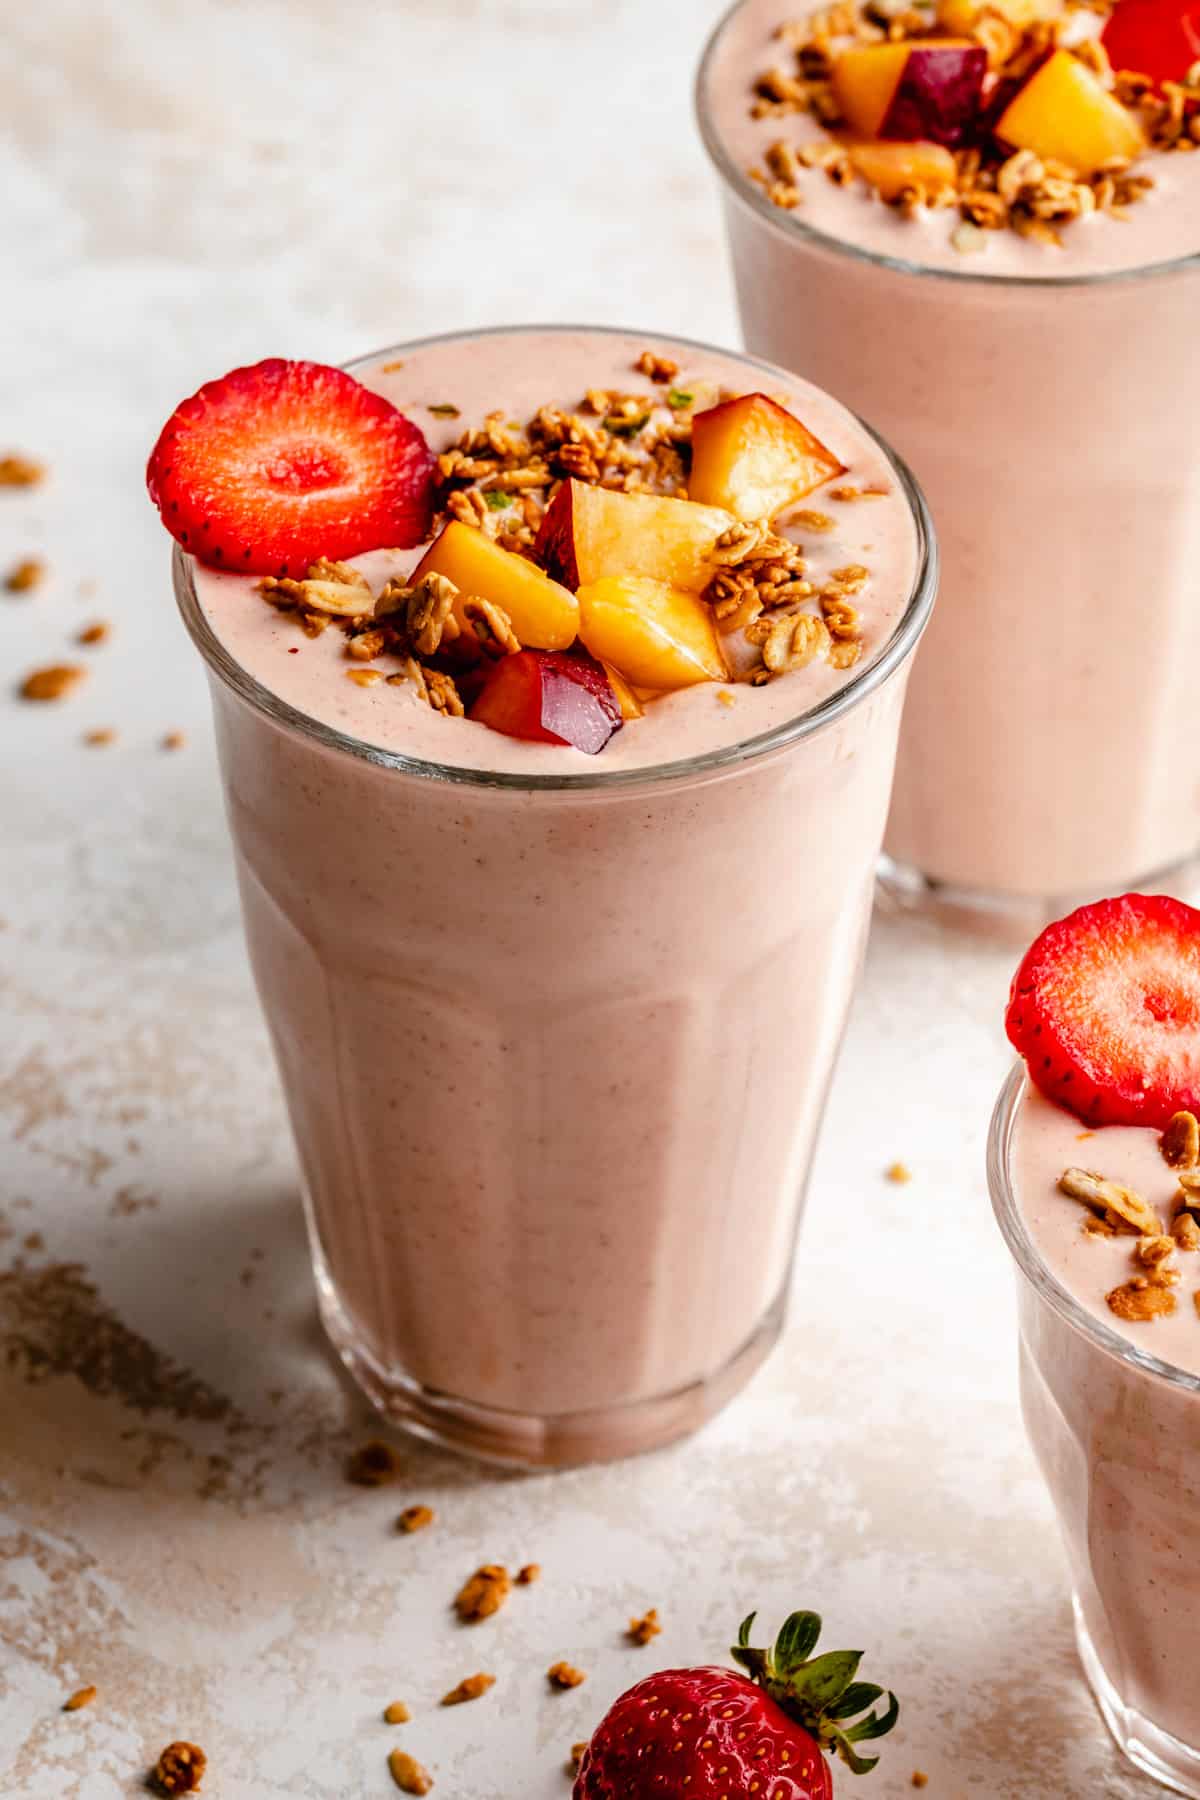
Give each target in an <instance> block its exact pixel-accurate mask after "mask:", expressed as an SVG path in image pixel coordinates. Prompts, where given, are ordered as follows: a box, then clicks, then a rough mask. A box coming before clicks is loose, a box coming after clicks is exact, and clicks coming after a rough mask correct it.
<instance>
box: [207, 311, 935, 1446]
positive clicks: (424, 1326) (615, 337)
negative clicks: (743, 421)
mask: <svg viewBox="0 0 1200 1800" xmlns="http://www.w3.org/2000/svg"><path fill="white" fill-rule="evenodd" d="M648 346H649V347H651V348H655V349H660V350H662V351H663V352H664V353H665V354H668V355H671V356H673V357H674V358H675V359H676V360H677V361H680V362H682V363H683V365H684V370H683V373H682V374H681V377H680V379H681V381H682V380H684V379H688V378H693V377H694V378H695V379H697V380H698V379H701V378H703V377H708V378H710V379H713V380H716V381H718V382H722V383H726V384H728V385H730V386H733V387H736V388H737V389H738V390H739V391H741V390H746V389H752V388H759V387H764V386H766V387H768V388H769V390H770V391H772V392H782V393H783V394H784V395H785V397H786V400H787V404H789V405H790V406H791V407H792V408H793V410H794V411H796V412H797V413H798V414H799V416H801V417H802V418H803V419H804V420H805V421H806V422H807V423H808V424H809V425H810V427H811V428H812V429H813V430H814V431H816V432H817V434H818V435H819V436H821V437H822V439H823V440H824V441H825V442H826V443H828V444H830V446H831V447H832V448H835V449H837V450H838V452H839V453H840V455H841V457H842V460H843V461H844V462H846V463H847V464H848V465H849V467H850V469H851V470H852V471H853V474H852V475H851V476H847V477H844V478H843V480H854V481H856V482H860V483H861V484H862V485H876V484H877V485H879V486H881V487H883V488H884V489H885V490H886V492H885V494H884V495H883V497H882V498H879V499H876V500H873V501H869V502H863V501H860V502H847V503H845V504H843V505H838V504H837V503H830V504H829V505H828V507H827V508H826V501H825V498H824V497H823V495H821V494H818V495H815V496H813V497H812V504H813V505H819V506H821V507H822V509H826V510H828V511H829V512H830V514H831V515H833V514H836V529H835V531H834V532H833V533H832V534H830V536H829V538H828V539H827V540H825V541H823V542H822V543H821V545H820V546H819V547H818V546H817V544H816V542H815V541H814V542H813V544H812V546H811V550H812V559H813V565H814V567H815V566H818V564H820V566H825V565H826V562H827V563H828V566H830V567H832V566H836V565H837V564H839V563H845V562H849V561H860V562H863V563H864V564H866V565H868V566H869V567H870V568H871V570H872V577H871V581H870V582H869V584H868V587H867V589H866V590H865V591H864V593H863V594H862V595H861V596H859V601H858V603H859V604H860V605H861V606H862V608H863V609H864V612H865V613H866V615H867V618H866V624H865V642H866V653H865V655H864V658H863V660H862V662H861V663H860V664H859V666H858V667H857V668H856V669H854V670H853V671H851V672H849V673H848V674H847V673H840V674H839V673H838V672H837V671H834V670H832V669H830V668H829V667H828V666H826V665H824V664H822V665H820V666H817V665H809V666H808V667H807V668H806V669H804V670H800V671H797V672H796V673H794V674H790V675H787V676H785V677H782V678H780V679H779V680H777V681H775V682H774V683H772V684H770V685H768V686H767V687H765V688H757V689H755V688H749V687H744V686H741V685H733V686H732V687H731V689H730V691H731V692H732V693H733V696H734V705H733V706H732V707H730V706H727V705H725V704H723V703H721V702H719V701H718V699H717V697H716V690H715V688H713V687H700V688H694V689H692V690H690V691H687V692H683V693H679V694H677V695H675V696H673V697H671V698H668V699H666V700H662V701H657V702H654V703H652V704H651V705H650V706H649V707H648V709H647V714H646V717H645V719H643V720H638V721H633V722H631V723H629V724H628V725H626V727H625V728H624V729H623V730H622V731H620V732H619V733H618V734H617V735H616V737H615V738H613V740H612V741H611V742H610V744H609V745H608V747H606V749H605V750H604V751H603V752H602V753H601V754H600V755H599V756H598V757H586V756H584V755H582V754H581V753H580V752H578V751H575V750H571V749H568V748H565V747H564V748H561V749H559V748H556V747H553V746H546V745H536V744H528V743H524V742H521V741H518V740H515V739H510V738H506V737H503V736H500V735H498V734H496V733H494V732H491V731H489V730H488V729H487V728H486V727H484V726H482V725H478V724H475V723H473V722H471V721H469V720H459V719H445V718H442V717H441V716H438V715H435V714H433V713H432V712H430V711H429V710H428V709H427V708H425V707H423V706H422V705H420V704H419V703H418V702H417V701H416V700H415V698H411V697H410V696H409V694H408V693H407V692H406V690H405V689H403V688H401V687H389V686H380V687H374V688H367V689H364V688H360V687H356V686H354V685H353V684H352V683H350V682H348V681H347V680H346V679H345V677H344V670H345V667H346V664H345V662H344V661H343V660H341V655H342V652H341V648H340V638H339V637H338V634H335V633H333V632H327V633H326V634H325V636H324V637H323V638H318V639H317V640H315V641H313V642H310V641H308V640H305V639H304V638H303V637H301V636H299V635H298V634H297V632H296V629H295V626H294V625H288V624H287V622H286V621H281V619H280V618H279V615H277V614H274V613H273V612H272V609H271V608H270V607H268V606H267V605H265V604H264V602H263V601H262V599H261V598H260V597H259V596H258V595H257V594H255V593H254V592H253V591H252V590H251V584H250V583H249V582H246V581H244V580H243V581H239V580H235V579H233V578H230V577H223V576H219V575H215V574H212V573H210V572H208V571H205V570H194V569H191V568H190V567H188V566H186V565H182V564H181V570H182V574H183V583H184V585H183V591H182V601H183V605H184V611H185V615H186V616H187V617H188V620H189V624H190V625H191V628H192V630H193V633H194V634H195V635H196V636H197V639H198V642H199V643H200V647H201V648H202V650H203V651H204V652H205V654H206V656H207V657H208V658H209V661H210V664H212V666H213V668H214V673H215V676H216V679H214V682H213V691H214V700H215V708H216V720H217V731H218V738H219V742H220V748H221V755H222V763H223V768H224V774H225V780H226V784H227V790H228V806H229V816H230V822H231V827H232V831H233V837H234V842H235V847H236V851H237V861H238V869H239V876H240V881H241V888H242V897H243V904H244V910H245V919H246V929H247V934H248V938H249V944H250V951H251V957H252V961H253V964H254V969H255V974H256V977H257V980H258V984H259V988H260V992H261V995H262V999H263V1003H264V1008H265V1011H266V1014H267V1018H268V1021H269V1023H270V1027H271V1031H272V1036H273V1039H274V1044H275V1049H276V1053H277V1056H278V1060H279V1065H280V1069H281V1072H282V1076H283V1083H284V1089H285V1093H286V1096H287V1100H288V1104H289V1108H290V1112H291V1117H292V1123H293V1127H294V1130H295V1135H296V1140H297V1145H298V1148H299V1152H300V1161H301V1165H302V1170H303V1175H304V1183H305V1188H306V1191H307V1197H308V1204H309V1213H310V1219H311V1223H312V1230H313V1237H314V1244H315V1252H316V1258H317V1264H318V1283H319V1287H320V1291H321V1302H322V1310H323V1313H324V1316H325V1320H326V1323H327V1326H328V1328H329V1330H330V1332H331V1335H332V1336H333V1338H334V1340H335V1342H336V1343H337V1345H338V1347H339V1349H340V1350H341V1351H342V1353H343V1355H344V1356H345V1357H346V1359H347V1361H348V1362H349V1363H350V1365H351V1366H352V1368H353V1369H354V1371H355V1373H356V1374H357V1375H358V1377H359V1378H360V1380H362V1381H363V1383H364V1385H365V1386H366V1387H367V1388H368V1390H369V1391H370V1392H371V1394H372V1396H373V1397H374V1398H375V1399H376V1400H377V1401H378V1402H379V1403H380V1404H381V1405H383V1406H384V1407H385V1409H387V1410H388V1411H389V1412H390V1413H391V1415H392V1416H393V1417H395V1418H397V1419H398V1420H400V1421H402V1422H407V1423H409V1424H411V1425H413V1426H414V1427H415V1428H416V1429H418V1430H421V1431H424V1432H426V1433H427V1434H429V1435H432V1436H435V1437H437V1438H439V1439H442V1440H444V1441H447V1442H451V1443H456V1444H461V1445H467V1446H469V1447H471V1448H473V1449H476V1450H480V1451H483V1452H485V1453H487V1454H491V1455H495V1456H500V1457H504V1458H507V1459H509V1460H513V1461H519V1462H527V1463H537V1462H563V1461H570V1460H576V1459H579V1458H582V1457H597V1456H612V1455H619V1454H623V1453H626V1452H628V1451H630V1450H633V1449H639V1448H644V1447H646V1446H648V1445H649V1444H652V1443H655V1442H659V1441H662V1440H663V1439H665V1438H667V1437H670V1436H673V1435H676V1434H678V1432H680V1431H682V1430H686V1429H688V1428H690V1427H691V1426H693V1425H695V1424H697V1423H699V1422H700V1421H701V1420H702V1419H703V1418H704V1417H705V1416H707V1414H708V1413H710V1412H711V1411H713V1410H714V1409H715V1407H716V1406H717V1405H719V1404H721V1403H722V1402H723V1400H724V1399H725V1398H727V1397H728V1395H729V1393H730V1392H732V1391H733V1390H734V1389H735V1388H736V1387H737V1386H738V1385H740V1383H741V1381H743V1380H744V1379H745V1378H746V1376H747V1375H748V1374H749V1372H750V1370H751V1369H752V1368H753V1367H754V1366H755V1365H756V1363H757V1361H758V1360H759V1359H760V1358H761V1356H762V1354H764V1352H765V1350H766V1349H767V1348H768V1347H769V1345H770V1343H771V1342H772V1341H773V1338H774V1335H775V1333H776V1332H777V1330H778V1327H779V1321H780V1317H781V1314H782V1307H783V1300H784V1294H785V1290H786V1285H787V1276H788V1269H789V1264H790V1259H791V1254H792V1248H793V1243H794V1239H795V1235H796V1230H797V1224H798V1219H799V1212H800V1207H801V1202H802V1197H803V1192H804V1187H805V1182H806V1179H807V1173H808V1166H809V1162H810V1158H811V1155H812V1149H813V1142H814V1138H815V1134H816V1130H817V1126H818V1124H819V1120H820V1116H821V1110H822V1106H823V1102H824V1096H825V1090H826V1086H827V1083H828V1080H829V1075H830V1071H831V1068H832V1063H833V1059H834V1055H835V1053H836V1050H837V1046H838V1041H839V1039H840V1036H841V1031H842V1025H843V1021H844V1017H845V1012H846V1006H847V1003H848V1000H849V996H850V991H851V987H852V984H853V982H854V978H855V974H856V970H857V966H858V960H859V953H860V949H861V944H862V939H863V935H864V929H865V922H866V918H867V911H868V905H869V896H870V889H871V879H872V865H873V859H874V856H875V854H876V851H877V848H878V843H879V839H880V836H881V834H882V829H883V821H884V816H885V812H886V806H887V799H888V793H889V788H890V782H891V771H892V760H893V756H894V750H895V740H896V734H897V728H898V724H899V714H900V707H901V701H902V697H903V689H904V681H905V674H906V669H907V657H908V654H909V652H910V650H911V647H912V645H913V644H914V643H915V640H916V636H917V635H918V632H919V628H920V623H921V622H922V619H923V615H924V610H925V607H926V605H927V601H928V594H927V578H928V571H926V570H923V566H922V556H923V551H922V541H921V535H920V529H919V526H918V524H917V523H916V521H915V518H914V513H913V505H912V501H911V499H910V497H909V494H908V492H907V491H906V488H905V485H904V483H903V481H902V479H901V477H900V475H899V473H898V471H897V469H896V468H895V467H894V466H893V465H892V463H891V462H890V460H889V459H888V458H887V456H886V455H885V453H884V452H883V451H882V450H881V449H880V448H879V446H878V445H877V444H876V443H875V441H874V440H873V439H872V438H871V437H869V435H868V434H867V433H866V432H865V431H864V430H863V428H862V427H861V426H860V425H858V424H857V422H856V421H855V420H854V419H853V418H852V417H851V416H850V415H849V414H848V413H847V412H845V411H844V410H843V409H842V408H841V407H840V406H838V405H837V404H836V403H835V402H833V401H832V400H830V399H828V398H827V397H826V396H824V395H823V394H820V393H819V392H818V391H817V390H815V389H813V388H810V387H809V386H807V385H806V384H804V383H800V382H797V381H795V380H793V379H791V378H788V377H785V376H782V375H780V374H779V372H778V371H775V370H766V371H764V369H763V368H762V367H761V366H756V365H751V364H748V363H747V362H745V361H744V360H742V359H738V358H735V357H730V356H726V355H721V354H719V353H717V352H714V351H710V350H704V349H702V348H699V347H696V346H692V345H681V346H676V345H673V344H672V343H671V342H669V341H665V342H664V341H662V340H649V339H647V338H646V337H644V336H642V335H640V334H639V335H637V336H633V335H623V334H607V333H585V332H578V331H566V330H562V331H557V330H550V329H547V330H540V331H528V332H496V333H488V334H481V335H478V336H474V337H463V338H458V339H450V340H439V341H435V342H433V343H430V344H426V345H424V346H414V347H410V348H407V349H405V348H403V347H402V348H401V350H400V351H398V352H394V353H389V354H388V355H386V356H382V357H380V358H378V359H376V360H375V362H373V363H367V364H363V365H361V366H360V367H359V368H357V369H356V371H355V372H356V373H357V374H359V376H360V378H361V379H363V380H365V381H366V382H368V384H369V385H371V386H374V387H378V388H379V389H380V390H381V391H383V392H386V393H387V394H388V396H389V397H390V398H392V399H393V400H394V401H395V402H396V403H397V404H398V405H399V406H401V407H403V408H404V409H405V410H406V411H409V412H411V414H412V416H413V417H414V418H415V419H417V420H418V421H419V422H420V423H421V425H422V427H423V428H424V429H426V430H427V432H428V434H429V436H430V439H431V441H432V442H433V443H434V444H435V446H438V445H442V444H444V443H446V442H448V441H449V440H450V439H451V438H452V437H453V436H456V435H457V434H458V433H459V432H460V431H461V430H462V429H463V428H464V427H465V426H469V425H472V424H474V423H477V422H479V421H480V420H481V419H482V418H483V416H484V414H485V413H487V412H489V411H491V410H492V409H493V408H497V407H500V408H503V409H504V410H505V411H506V413H507V414H510V415H511V416H513V417H514V418H523V417H526V416H528V415H529V414H530V413H531V412H532V411H533V410H534V409H535V408H536V407H538V406H539V405H541V404H543V403H552V404H556V405H563V406H567V407H571V408H573V407H574V406H576V405H577V404H578V402H579V400H580V398H581V396H582V394H583V392H584V390H585V389H586V388H588V387H595V386H615V387H619V388H621V389H622V390H624V391H632V390H635V389H636V388H637V387H638V385H639V378H638V377H636V376H634V375H633V373H632V368H631V365H632V363H633V361H634V360H635V359H636V357H637V356H638V355H639V354H640V352H641V351H642V350H643V349H645V348H647V347H648ZM397 356H399V357H402V358H403V363H404V366H403V368H402V369H399V370H396V371H394V372H391V373H385V372H383V371H382V369H381V367H380V365H381V364H382V363H385V362H391V361H394V360H396V358H397ZM642 385H646V384H645V383H644V382H643V383H642ZM431 402H432V403H434V404H445V403H450V404H453V405H455V406H457V407H458V408H459V409H460V412H461V417H460V418H458V419H456V420H454V421H453V422H452V423H450V424H447V423H446V422H445V421H440V420H439V419H437V418H436V417H434V416H432V415H430V413H429V412H428V410H427V408H428V405H429V403H431ZM806 547H808V546H807V545H806ZM418 554H419V552H416V551H414V552H411V553H409V555H408V557H407V558H406V559H397V558H391V557H382V558H379V557H376V558H365V559H362V563H361V566H362V567H363V569H364V570H365V571H367V572H368V573H369V574H370V576H371V578H372V579H373V580H374V579H382V577H383V575H384V574H386V573H387V572H389V571H390V570H391V569H392V568H393V567H395V566H398V565H400V564H401V563H403V562H405V561H407V562H411V561H414V560H415V558H416V556H417V555H418ZM191 580H194V582H195V589H194V594H193V592H192V590H191V588H190V585H189V584H190V581H191ZM293 648H298V650H299V653H298V654H296V655H292V654H290V652H291V650H292V649H293ZM839 687H845V688H846V690H847V691H846V693H845V694H844V695H842V696H840V697H839V696H838V694H837V692H836V690H837V689H838V688H839ZM772 734H773V735H772ZM747 740H765V741H763V742H761V743H759V744H755V743H753V742H751V743H750V744H747Z"/></svg>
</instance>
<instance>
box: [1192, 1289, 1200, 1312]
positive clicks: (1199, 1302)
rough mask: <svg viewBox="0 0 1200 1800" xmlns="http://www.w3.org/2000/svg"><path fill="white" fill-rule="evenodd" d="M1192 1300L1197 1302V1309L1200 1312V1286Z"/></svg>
mask: <svg viewBox="0 0 1200 1800" xmlns="http://www.w3.org/2000/svg"><path fill="white" fill-rule="evenodd" d="M1192 1300H1193V1302H1194V1304H1195V1307H1196V1311H1197V1312H1198V1313H1200V1288H1197V1289H1196V1291H1195V1293H1194V1294H1193V1295H1192Z"/></svg>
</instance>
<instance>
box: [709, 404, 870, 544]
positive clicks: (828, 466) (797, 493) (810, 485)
mask: <svg viewBox="0 0 1200 1800" xmlns="http://www.w3.org/2000/svg"><path fill="white" fill-rule="evenodd" d="M844 469H845V464H844V463H842V462H840V461H839V460H838V458H837V457H836V456H835V455H834V454H833V452H832V451H831V450H827V449H826V448H825V445H824V444H823V443H821V441H820V439H819V438H816V437H814V436H813V434H812V432H811V431H810V430H809V429H808V427H807V426H806V425H802V424H801V423H800V420H799V419H797V418H796V417H795V416H794V415H793V414H792V413H790V412H788V411H787V409H786V408H785V407H782V406H780V405H779V403H778V401H776V400H772V399H771V398H770V397H769V396H768V395H767V394H742V395H741V396H740V397H739V398H738V399H736V400H726V401H725V402H724V404H723V405H721V406H714V407H712V408H710V410H709V411H708V412H703V413H697V414H696V417H695V418H694V419H693V420H692V472H691V475H690V476H689V478H688V493H689V494H691V495H692V497H693V499H695V500H703V501H707V502H708V503H709V504H710V505H712V506H720V507H724V508H725V510H726V511H727V512H730V513H733V514H735V515H736V516H737V518H739V519H772V518H774V517H775V515H776V513H780V512H782V511H783V510H784V508H785V507H788V506H794V505H795V504H796V502H797V501H798V500H803V498H804V496H805V495H806V494H811V493H812V491H813V489H814V488H818V487H820V485H821V483H822V482H824V481H829V480H831V479H832V478H833V476H835V475H841V474H842V473H843V472H844Z"/></svg>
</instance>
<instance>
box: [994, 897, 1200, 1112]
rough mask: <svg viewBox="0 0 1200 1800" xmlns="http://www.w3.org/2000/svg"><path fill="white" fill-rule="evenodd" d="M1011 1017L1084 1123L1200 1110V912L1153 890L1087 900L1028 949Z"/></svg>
mask: <svg viewBox="0 0 1200 1800" xmlns="http://www.w3.org/2000/svg"><path fill="white" fill-rule="evenodd" d="M1005 1024H1006V1027H1007V1030H1008V1035H1009V1038H1010V1039H1011V1040H1012V1043H1013V1044H1014V1045H1015V1046H1016V1048H1017V1049H1018V1050H1019V1051H1020V1053H1021V1055H1022V1056H1023V1057H1024V1058H1025V1061H1026V1063H1027V1064H1028V1067H1029V1075H1030V1079H1031V1080H1032V1081H1033V1083H1034V1085H1035V1086H1036V1087H1038V1088H1040V1089H1041V1091H1042V1093H1043V1094H1045V1095H1046V1096H1047V1098H1048V1099H1051V1100H1056V1101H1057V1102H1058V1103H1059V1105H1060V1106H1065V1107H1067V1108H1068V1110H1069V1111H1071V1112H1073V1113H1075V1114H1076V1116H1077V1117H1078V1118H1080V1119H1082V1120H1083V1121H1084V1122H1085V1123H1086V1124H1088V1125H1152V1126H1154V1127H1156V1128H1157V1129H1158V1130H1162V1129H1163V1128H1164V1127H1165V1126H1166V1125H1167V1123H1168V1121H1169V1120H1170V1118H1171V1116H1172V1114H1174V1113H1177V1112H1197V1111H1200V912H1197V911H1196V909H1195V908H1194V907H1191V906H1186V905H1185V904H1184V902H1183V901H1182V900H1170V899H1167V898H1166V897H1165V896H1163V895H1146V894H1126V895H1125V896H1124V897H1123V898H1122V899H1119V900H1100V901H1097V903H1096V904H1095V905H1094V906H1081V907H1080V908H1079V911H1078V912H1073V913H1072V914H1071V915H1070V917H1069V918H1066V919H1060V920H1059V921H1058V923H1057V924H1055V925H1050V926H1048V927H1047V928H1046V930H1045V931H1043V933H1042V935H1041V937H1039V938H1038V939H1037V941H1036V943H1034V944H1033V946H1032V947H1031V949H1030V950H1029V951H1028V952H1027V953H1026V956H1025V960H1024V961H1023V962H1022V964H1021V966H1020V968H1019V969H1018V970H1017V973H1016V975H1015V976H1014V977H1013V984H1012V992H1011V995H1010V997H1009V1004H1008V1013H1007V1017H1006V1020H1005Z"/></svg>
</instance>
